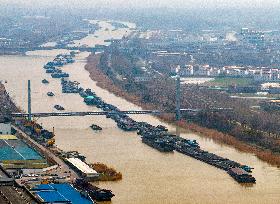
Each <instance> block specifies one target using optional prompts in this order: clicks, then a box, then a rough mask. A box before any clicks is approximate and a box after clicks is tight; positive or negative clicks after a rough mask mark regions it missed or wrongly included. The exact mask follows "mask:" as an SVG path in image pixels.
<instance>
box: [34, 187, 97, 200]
mask: <svg viewBox="0 0 280 204" xmlns="http://www.w3.org/2000/svg"><path fill="white" fill-rule="evenodd" d="M32 191H34V192H35V195H36V196H37V197H38V198H39V199H40V200H42V201H43V202H44V203H71V204H81V203H83V204H93V203H94V202H93V201H91V200H90V199H89V198H86V197H83V196H82V195H81V194H80V192H79V191H77V190H76V189H75V188H74V187H73V186H71V185H70V184H68V183H63V184H41V185H38V186H36V187H35V188H33V189H32Z"/></svg>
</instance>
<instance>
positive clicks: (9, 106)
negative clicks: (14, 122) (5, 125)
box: [0, 82, 19, 121]
mask: <svg viewBox="0 0 280 204" xmlns="http://www.w3.org/2000/svg"><path fill="white" fill-rule="evenodd" d="M0 107H1V108H0V121H1V120H6V119H7V120H10V119H11V118H10V117H11V116H10V113H11V112H18V111H19V108H18V107H17V106H16V105H15V104H14V103H13V101H12V99H11V97H10V96H9V94H8V93H7V91H6V89H5V86H4V84H3V83H1V82H0Z"/></svg>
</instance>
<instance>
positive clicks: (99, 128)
mask: <svg viewBox="0 0 280 204" xmlns="http://www.w3.org/2000/svg"><path fill="white" fill-rule="evenodd" d="M90 127H91V129H93V130H102V127H99V126H98V125H95V124H92V125H91V126H90Z"/></svg>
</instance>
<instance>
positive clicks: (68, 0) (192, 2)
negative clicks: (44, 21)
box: [0, 0, 280, 8]
mask: <svg viewBox="0 0 280 204" xmlns="http://www.w3.org/2000/svg"><path fill="white" fill-rule="evenodd" d="M0 4H1V5H3V4H24V5H26V6H31V5H32V6H64V7H73V6H77V7H111V8H113V7H120V8H122V7H128V8H129V7H141V8H143V7H171V8H183V7H185V8H188V7H199V8H205V7H210V8H216V7H219V8H224V7H237V8H240V7H257V8H263V7H276V6H277V7H279V6H280V0H0Z"/></svg>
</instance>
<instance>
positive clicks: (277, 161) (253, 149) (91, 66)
mask: <svg viewBox="0 0 280 204" xmlns="http://www.w3.org/2000/svg"><path fill="white" fill-rule="evenodd" d="M100 57H101V54H97V55H90V56H89V57H88V59H87V65H86V66H85V69H86V70H87V71H88V72H89V73H90V78H91V79H92V80H94V81H96V82H97V86H99V87H101V88H103V89H106V90H108V91H110V92H112V93H114V94H115V95H116V96H119V97H122V98H124V99H126V100H128V101H130V102H132V103H134V104H136V105H138V106H140V107H142V108H143V109H157V106H156V105H155V104H148V103H143V102H142V101H141V98H140V97H139V96H136V95H132V94H131V93H129V94H128V93H127V92H125V91H124V90H122V89H121V88H120V87H118V86H116V85H115V84H114V82H113V81H112V80H111V79H110V78H109V77H108V76H107V75H106V74H104V73H103V72H102V71H101V70H100V69H99V62H100ZM159 118H160V119H161V120H164V121H165V122H168V123H174V114H164V115H161V116H159ZM178 125H179V126H180V127H183V128H185V129H186V130H190V131H193V132H196V133H199V134H201V135H202V136H205V137H209V138H211V139H213V140H215V141H217V142H219V143H222V144H227V145H230V146H233V147H235V148H236V149H238V150H240V151H242V152H248V153H252V154H255V155H256V156H257V157H258V158H259V159H261V160H263V161H266V162H267V163H269V164H271V165H276V166H278V167H279V166H280V155H279V154H276V153H273V152H272V151H270V150H266V149H262V148H260V147H257V146H253V145H249V144H246V143H245V142H243V141H240V140H238V139H236V138H235V137H233V136H231V135H228V134H225V133H222V132H219V131H217V130H214V129H209V128H204V127H201V126H198V125H196V124H193V123H187V122H186V121H181V122H180V123H179V124H178Z"/></svg>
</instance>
